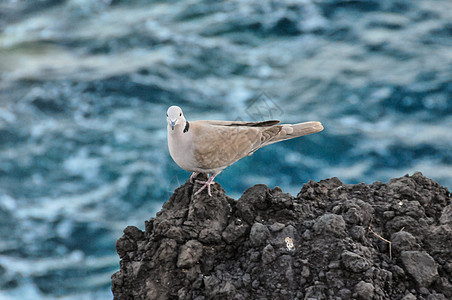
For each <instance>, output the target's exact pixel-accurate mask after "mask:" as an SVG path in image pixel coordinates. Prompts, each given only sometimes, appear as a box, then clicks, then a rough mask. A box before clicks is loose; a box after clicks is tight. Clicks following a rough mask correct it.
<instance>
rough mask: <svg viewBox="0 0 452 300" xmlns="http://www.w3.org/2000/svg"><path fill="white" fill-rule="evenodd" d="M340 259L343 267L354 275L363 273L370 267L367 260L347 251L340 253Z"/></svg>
mask: <svg viewBox="0 0 452 300" xmlns="http://www.w3.org/2000/svg"><path fill="white" fill-rule="evenodd" d="M341 257H342V263H343V264H344V267H345V268H346V269H348V270H350V271H352V272H355V273H359V272H364V271H366V270H367V269H369V268H370V266H371V263H370V262H369V261H368V260H367V259H365V258H364V257H362V256H359V255H358V254H355V253H353V252H350V251H347V250H345V251H344V252H343V253H342V255H341Z"/></svg>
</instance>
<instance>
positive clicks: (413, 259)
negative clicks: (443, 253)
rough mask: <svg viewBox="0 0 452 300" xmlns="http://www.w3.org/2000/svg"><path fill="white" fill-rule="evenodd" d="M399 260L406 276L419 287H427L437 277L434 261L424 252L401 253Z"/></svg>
mask: <svg viewBox="0 0 452 300" xmlns="http://www.w3.org/2000/svg"><path fill="white" fill-rule="evenodd" d="M400 258H401V259H402V263H403V265H404V267H405V270H406V271H407V273H408V274H410V275H411V276H413V278H414V280H416V282H417V284H418V285H419V286H420V287H428V286H429V285H430V284H431V283H432V282H433V281H434V280H435V279H436V277H438V268H437V266H436V263H435V260H434V259H433V258H432V257H431V256H430V255H429V254H428V253H427V252H425V251H403V252H402V254H401V256H400Z"/></svg>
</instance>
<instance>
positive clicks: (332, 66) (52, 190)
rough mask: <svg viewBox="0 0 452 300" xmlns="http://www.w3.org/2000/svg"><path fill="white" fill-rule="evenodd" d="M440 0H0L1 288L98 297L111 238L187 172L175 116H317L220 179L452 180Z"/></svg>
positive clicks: (103, 290) (104, 289) (23, 293)
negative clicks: (170, 145)
mask: <svg viewBox="0 0 452 300" xmlns="http://www.w3.org/2000/svg"><path fill="white" fill-rule="evenodd" d="M450 20H452V3H451V2H450V1H447V0H443V1H411V2H406V1H308V0H304V1H289V2H285V3H282V2H275V1H259V0H255V1H224V2H221V1H220V2H210V1H197V0H195V1H186V2H174V1H170V2H165V1H114V0H98V1H88V0H71V1H69V0H68V1H52V0H43V1H24V0H23V1H21V0H6V1H1V2H0V236H1V239H0V299H111V293H110V291H109V288H110V276H111V274H113V273H114V272H115V271H116V270H117V269H118V268H119V257H118V256H117V255H116V253H115V240H116V239H118V238H119V237H120V236H121V234H122V229H123V228H124V227H125V226H127V225H135V226H138V227H140V228H143V226H144V220H146V219H149V218H150V217H151V216H153V215H154V214H155V213H156V212H157V211H158V210H159V209H160V207H161V205H162V203H163V202H164V201H165V200H167V199H168V197H169V196H170V195H171V193H172V191H173V190H174V189H175V188H176V187H177V186H178V185H180V184H181V183H183V182H185V180H186V179H187V178H188V176H189V173H187V172H185V171H183V170H180V169H179V168H178V167H177V165H176V164H175V163H174V162H173V161H172V160H171V158H170V156H169V154H168V150H167V146H166V116H165V113H166V109H167V108H168V107H169V106H170V105H179V106H181V107H182V108H183V110H184V113H185V115H186V117H187V118H188V119H189V120H197V119H220V120H239V119H241V120H254V121H260V120H265V119H279V120H281V121H282V122H283V123H292V122H302V121H311V120H316V121H321V122H322V123H323V124H324V127H325V130H324V131H323V132H321V133H318V134H315V135H312V136H308V137H304V138H300V139H296V140H291V141H287V142H284V143H280V144H276V145H272V146H269V147H267V148H264V149H261V150H259V151H257V152H256V153H255V154H254V155H253V156H251V157H248V158H245V159H243V160H241V161H240V162H239V163H237V164H235V165H233V166H231V167H230V168H228V169H226V170H225V171H224V172H223V173H222V174H221V175H219V176H218V177H217V181H218V182H220V183H221V184H222V186H223V188H224V189H225V190H226V191H227V193H228V195H230V196H232V197H235V198H236V199H237V198H238V197H239V196H240V194H241V193H243V191H244V190H245V189H246V188H248V187H250V186H251V185H254V184H257V183H265V184H267V185H269V186H271V187H274V186H280V187H281V188H282V189H283V190H284V191H287V192H290V193H292V194H294V195H296V193H297V192H298V191H299V190H300V188H301V186H302V185H303V183H305V182H307V181H308V180H310V179H313V180H320V179H323V178H327V177H333V176H337V177H339V178H340V179H341V180H342V181H343V182H345V183H358V182H366V183H371V182H373V181H387V180H388V179H389V178H392V177H399V176H403V175H404V174H406V173H413V172H414V171H421V172H423V174H424V175H426V176H428V177H431V178H433V179H435V180H436V181H438V182H439V183H441V184H442V185H445V186H448V187H449V188H450V187H452V151H451V149H452V131H451V128H452V51H451V49H452V48H451V46H452V39H451V36H452V23H451V21H450Z"/></svg>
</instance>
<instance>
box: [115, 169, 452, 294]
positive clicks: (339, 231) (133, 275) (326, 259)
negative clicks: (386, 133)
mask: <svg viewBox="0 0 452 300" xmlns="http://www.w3.org/2000/svg"><path fill="white" fill-rule="evenodd" d="M194 188H197V186H195V187H194V186H193V184H190V183H188V182H187V183H185V184H184V185H182V186H181V187H179V188H178V189H176V191H175V192H174V194H173V195H172V196H171V198H170V199H169V200H168V201H167V202H166V203H165V204H164V205H163V208H162V210H161V211H160V212H159V213H158V214H157V216H156V217H155V218H152V219H151V220H149V221H148V222H146V223H145V232H144V233H143V232H142V231H140V230H139V229H137V228H135V227H127V228H126V229H125V230H124V235H123V236H122V237H121V238H120V239H119V240H118V241H117V245H116V247H117V252H118V254H119V256H120V258H121V262H120V271H118V272H117V273H115V274H114V275H113V276H112V283H113V286H112V290H113V294H114V298H115V299H117V300H120V299H121V300H126V299H198V300H201V299H451V298H452V282H451V280H452V276H451V274H452V252H451V251H452V250H451V249H452V244H451V241H452V222H451V220H452V204H451V199H450V193H449V191H448V190H447V189H446V188H444V187H441V186H440V185H439V184H438V183H436V182H435V181H433V180H431V179H428V178H426V177H424V176H423V175H422V174H421V173H415V174H414V175H413V176H408V175H407V176H405V177H402V178H396V179H392V180H390V181H389V182H388V183H386V184H383V183H381V182H375V183H373V184H370V185H367V184H356V185H345V184H343V183H342V182H341V181H340V180H339V179H337V178H331V179H327V180H322V181H320V182H313V181H310V182H308V183H307V184H305V185H304V186H303V187H302V189H301V191H300V192H299V194H298V195H297V196H296V197H293V196H291V195H289V194H286V193H283V192H282V191H281V189H279V188H274V189H269V188H268V187H267V186H265V185H256V186H253V187H251V188H250V189H248V190H247V191H245V193H244V194H243V195H242V197H241V198H240V199H239V200H234V199H232V198H229V197H228V196H226V195H225V192H224V190H223V189H222V188H221V187H220V185H219V184H215V186H214V187H213V196H212V197H208V196H207V194H206V193H201V194H200V195H198V196H196V197H193V189H194ZM287 237H289V238H290V240H291V241H292V242H293V246H294V247H293V248H291V247H290V244H288V240H287V239H286V238H287ZM384 239H386V240H384ZM391 240H393V242H391V247H389V246H390V244H389V243H388V241H391Z"/></svg>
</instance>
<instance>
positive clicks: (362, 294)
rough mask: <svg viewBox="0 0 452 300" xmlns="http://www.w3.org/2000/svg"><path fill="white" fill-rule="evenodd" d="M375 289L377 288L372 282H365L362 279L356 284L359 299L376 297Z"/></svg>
mask: <svg viewBox="0 0 452 300" xmlns="http://www.w3.org/2000/svg"><path fill="white" fill-rule="evenodd" d="M374 289H375V288H374V286H373V285H372V283H368V282H364V281H362V280H361V281H360V282H358V284H357V285H356V286H355V293H356V294H357V296H358V299H363V300H367V299H372V298H373V297H374Z"/></svg>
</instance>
